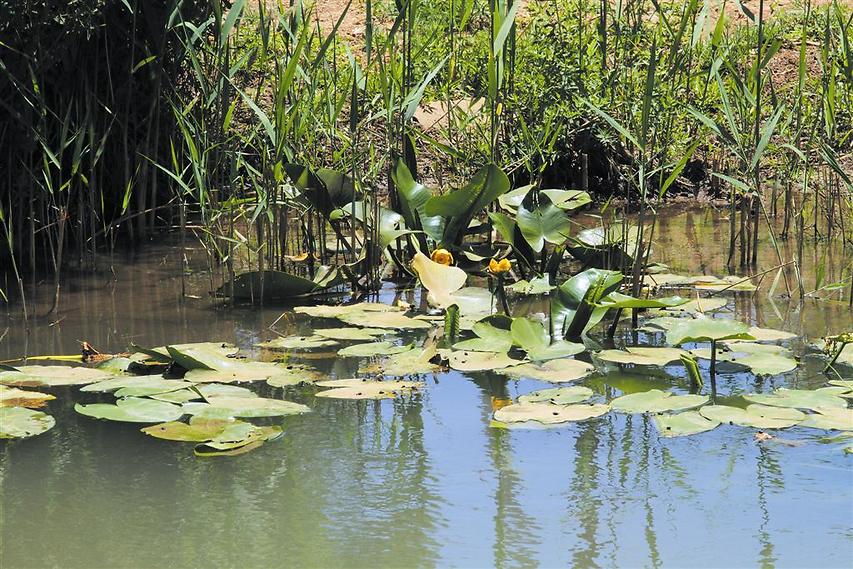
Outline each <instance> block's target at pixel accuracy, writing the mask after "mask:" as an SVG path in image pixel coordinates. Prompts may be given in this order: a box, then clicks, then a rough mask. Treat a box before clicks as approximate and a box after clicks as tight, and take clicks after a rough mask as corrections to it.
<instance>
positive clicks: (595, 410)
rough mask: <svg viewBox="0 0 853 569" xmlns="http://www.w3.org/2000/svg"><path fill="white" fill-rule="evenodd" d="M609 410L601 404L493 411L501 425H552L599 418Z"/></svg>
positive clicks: (523, 405)
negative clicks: (534, 423) (532, 423)
mask: <svg viewBox="0 0 853 569" xmlns="http://www.w3.org/2000/svg"><path fill="white" fill-rule="evenodd" d="M609 410H610V407H609V406H607V405H602V404H588V405H587V404H575V405H554V404H552V403H516V404H514V405H508V406H506V407H502V408H500V409H498V410H497V411H495V420H496V421H501V422H503V423H524V422H527V421H536V422H537V423H543V424H546V425H553V424H557V423H568V422H570V421H585V420H587V419H592V418H594V417H600V416H601V415H604V414H605V413H607V412H608V411H609Z"/></svg>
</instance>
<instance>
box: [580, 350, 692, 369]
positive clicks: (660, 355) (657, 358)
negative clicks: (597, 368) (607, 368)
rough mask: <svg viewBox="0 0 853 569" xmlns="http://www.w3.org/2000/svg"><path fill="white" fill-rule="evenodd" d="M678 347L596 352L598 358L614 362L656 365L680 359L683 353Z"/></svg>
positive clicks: (659, 365) (663, 364) (660, 365)
mask: <svg viewBox="0 0 853 569" xmlns="http://www.w3.org/2000/svg"><path fill="white" fill-rule="evenodd" d="M685 353H686V352H685V351H684V350H679V349H678V348H656V347H636V348H625V350H602V351H600V352H598V353H596V354H595V355H596V357H598V359H601V360H604V361H606V362H610V363H615V364H626V365H640V366H658V367H663V366H665V365H667V364H669V363H672V362H677V361H680V359H681V356H682V355H683V354H685Z"/></svg>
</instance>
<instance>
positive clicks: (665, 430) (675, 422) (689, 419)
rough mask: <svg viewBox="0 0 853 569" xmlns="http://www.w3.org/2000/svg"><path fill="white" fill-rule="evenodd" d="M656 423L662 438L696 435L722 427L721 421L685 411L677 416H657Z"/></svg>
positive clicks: (695, 412) (655, 417)
mask: <svg viewBox="0 0 853 569" xmlns="http://www.w3.org/2000/svg"><path fill="white" fill-rule="evenodd" d="M654 423H655V427H657V429H658V432H659V433H660V435H661V436H662V437H682V436H688V435H695V434H698V433H704V432H705V431H710V430H711V429H715V428H717V427H718V426H719V425H720V422H719V421H714V420H712V419H708V418H706V417H704V416H702V415H701V414H700V413H699V412H697V411H685V412H684V413H678V414H676V415H655V416H654Z"/></svg>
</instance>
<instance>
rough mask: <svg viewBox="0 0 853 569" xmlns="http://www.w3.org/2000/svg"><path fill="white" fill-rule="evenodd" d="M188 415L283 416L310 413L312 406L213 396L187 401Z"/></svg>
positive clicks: (260, 398)
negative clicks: (200, 400)
mask: <svg viewBox="0 0 853 569" xmlns="http://www.w3.org/2000/svg"><path fill="white" fill-rule="evenodd" d="M183 411H184V413H186V414H187V415H195V416H199V417H205V418H214V419H227V418H230V417H243V418H246V417H281V416H284V415H298V414H301V413H308V412H309V411H311V409H310V408H308V407H306V406H305V405H302V404H300V403H294V402H292V401H283V400H281V399H267V398H264V397H228V396H224V397H213V398H211V399H209V400H208V402H207V403H185V404H184V406H183Z"/></svg>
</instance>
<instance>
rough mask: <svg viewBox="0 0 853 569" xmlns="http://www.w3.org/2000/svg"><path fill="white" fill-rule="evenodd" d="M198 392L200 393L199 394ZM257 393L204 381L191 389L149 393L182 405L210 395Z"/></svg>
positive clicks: (248, 394) (254, 395)
mask: <svg viewBox="0 0 853 569" xmlns="http://www.w3.org/2000/svg"><path fill="white" fill-rule="evenodd" d="M199 394H200V395H199ZM257 396H258V394H257V393H255V392H254V391H252V390H251V389H246V388H245V387H237V386H236V385H224V384H221V383H205V384H199V385H196V386H195V387H194V388H193V389H179V390H178V391H170V392H168V393H157V394H155V395H150V396H149V397H151V398H152V399H156V400H158V401H167V402H169V403H175V404H177V405H183V404H184V403H189V402H190V401H195V400H197V399H210V398H211V397H257Z"/></svg>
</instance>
